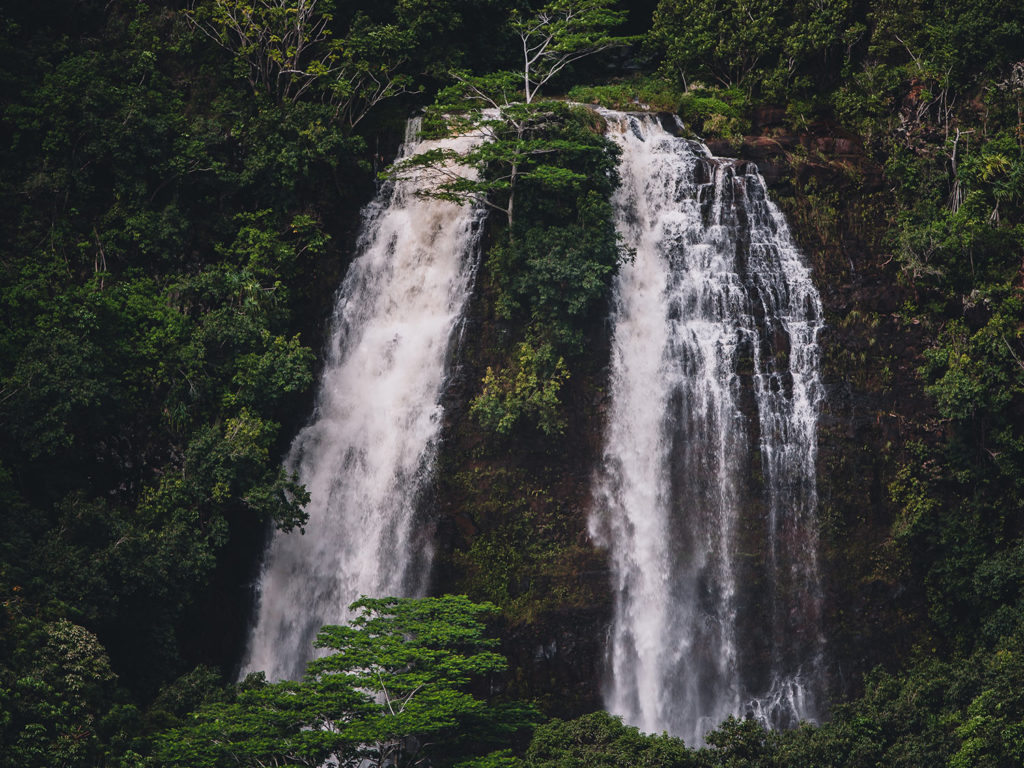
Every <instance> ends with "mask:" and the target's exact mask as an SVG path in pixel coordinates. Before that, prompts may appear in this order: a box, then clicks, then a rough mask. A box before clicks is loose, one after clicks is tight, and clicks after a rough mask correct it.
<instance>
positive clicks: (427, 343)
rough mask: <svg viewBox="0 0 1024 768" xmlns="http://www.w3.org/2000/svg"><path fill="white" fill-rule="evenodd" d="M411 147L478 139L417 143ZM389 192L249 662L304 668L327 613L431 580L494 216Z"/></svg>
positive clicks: (303, 453)
mask: <svg viewBox="0 0 1024 768" xmlns="http://www.w3.org/2000/svg"><path fill="white" fill-rule="evenodd" d="M417 131H418V124H417V122H416V121H413V122H411V123H410V127H409V133H408V137H407V141H406V145H405V146H406V151H407V152H408V153H409V154H415V153H417V152H423V151H426V150H428V149H430V148H432V147H435V146H439V145H441V144H443V145H444V146H447V147H450V148H452V149H455V150H463V149H466V148H468V147H469V146H470V145H471V143H472V142H474V141H476V139H474V138H470V137H462V138H457V139H449V140H445V141H444V142H420V143H418V144H417V143H415V135H416V132H417ZM416 186H417V182H416V181H402V182H398V183H396V184H395V185H393V186H388V187H387V188H385V189H383V190H382V191H381V193H380V194H379V195H378V197H377V199H376V200H375V201H374V202H373V203H371V204H370V206H369V207H368V208H367V210H366V212H365V213H364V220H363V228H362V234H361V238H360V242H359V245H358V253H359V255H358V257H357V258H356V260H355V261H354V262H353V264H352V266H351V268H350V269H349V271H348V274H347V275H346V277H345V280H344V282H343V283H342V286H341V288H340V290H339V292H338V297H337V303H336V306H335V310H334V317H333V319H332V326H331V327H332V335H331V339H330V347H329V349H328V352H327V355H328V356H327V360H326V364H325V367H324V371H323V375H322V378H321V381H320V384H319V392H318V395H317V403H316V410H315V412H314V415H313V418H312V420H311V422H310V424H309V425H308V426H307V427H306V428H305V429H303V430H302V432H301V433H300V434H299V435H298V437H297V438H296V440H295V442H294V444H293V445H292V449H291V452H290V454H289V457H288V460H287V466H288V467H289V468H290V469H291V470H293V471H295V472H297V473H298V475H299V479H300V480H301V482H302V483H303V484H304V485H305V486H306V489H307V490H308V491H309V493H310V504H309V506H308V508H307V511H308V512H309V522H308V523H307V525H306V527H305V534H304V535H299V534H298V533H291V534H282V533H277V534H275V536H274V538H273V541H272V542H271V545H270V548H269V550H268V552H267V555H266V559H265V563H264V568H263V573H262V575H261V579H260V585H259V596H258V600H259V604H258V613H257V620H256V625H255V627H254V629H253V631H252V634H251V637H250V641H249V648H248V653H247V656H246V659H245V662H244V664H243V672H247V671H259V670H263V671H266V673H267V676H268V677H269V678H270V679H282V678H291V679H296V678H298V677H300V676H301V675H302V672H303V670H304V668H305V664H306V662H308V661H309V659H310V657H311V656H312V654H313V647H312V644H313V640H314V638H315V636H316V633H317V631H318V630H319V629H320V627H321V625H323V624H330V623H339V622H341V621H343V620H344V619H345V618H346V608H347V606H348V605H349V604H350V603H351V602H352V601H354V600H355V599H357V598H358V597H360V596H361V595H369V596H373V597H380V596H385V595H392V596H415V595H418V594H422V592H423V590H424V588H425V586H426V585H425V581H426V576H427V570H428V567H429V561H430V548H431V542H430V536H429V534H428V532H427V531H425V530H423V528H422V526H419V525H417V524H416V523H417V520H416V509H417V506H418V504H417V501H418V497H419V496H420V494H421V492H422V489H423V487H424V481H425V480H427V479H428V476H429V473H430V471H431V470H432V467H433V459H434V456H435V453H436V451H435V447H436V443H437V439H438V433H439V430H440V426H441V405H440V401H441V395H442V386H443V384H444V381H445V378H446V369H447V362H448V357H449V347H450V344H451V341H452V338H453V333H454V331H455V329H456V328H457V326H458V324H459V320H460V318H461V317H462V313H463V310H464V308H465V304H466V299H467V297H468V294H469V290H470V287H471V283H472V276H473V270H474V264H475V260H474V257H475V251H476V245H477V240H478V237H479V231H480V226H479V225H480V219H481V213H480V211H478V210H474V209H473V208H471V207H470V206H458V205H454V204H452V203H448V202H442V201H439V200H434V199H430V198H424V197H419V196H417V195H416V194H415V191H416Z"/></svg>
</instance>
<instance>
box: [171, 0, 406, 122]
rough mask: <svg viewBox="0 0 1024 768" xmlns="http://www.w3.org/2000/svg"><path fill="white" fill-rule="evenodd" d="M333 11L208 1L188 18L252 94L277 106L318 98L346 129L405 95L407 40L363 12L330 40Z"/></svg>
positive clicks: (259, 1)
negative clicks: (227, 55) (240, 71)
mask: <svg viewBox="0 0 1024 768" xmlns="http://www.w3.org/2000/svg"><path fill="white" fill-rule="evenodd" d="M333 11H334V4H333V2H332V1H331V0H210V2H208V3H206V4H202V5H194V6H193V7H192V8H191V9H190V10H189V11H188V12H187V15H188V18H189V19H190V20H191V21H192V23H193V24H195V25H196V27H197V28H198V29H200V30H202V31H203V32H204V33H205V34H206V35H207V37H209V38H210V39H211V40H213V41H214V42H215V43H217V44H218V45H220V46H221V47H223V48H225V49H226V50H228V51H230V52H231V53H232V54H234V55H235V56H236V57H237V58H238V59H239V60H240V61H241V62H243V63H244V66H245V67H246V69H247V71H248V80H249V84H250V86H252V88H253V90H254V91H263V92H265V93H266V94H267V95H269V96H270V97H271V98H273V99H274V100H276V101H278V102H296V101H298V100H299V99H301V98H302V97H303V96H305V95H307V94H310V95H311V94H312V93H315V92H319V95H320V96H321V97H323V98H325V99H327V100H329V101H330V103H332V104H333V105H334V112H335V116H336V117H337V118H339V119H340V120H341V122H342V124H343V125H345V126H347V127H348V128H350V129H351V128H354V127H355V126H356V124H357V123H359V122H360V121H361V120H362V119H363V118H364V117H365V116H366V114H367V113H368V112H369V111H370V110H371V109H372V108H373V107H374V106H376V105H377V104H378V103H380V102H381V101H384V100H385V99H389V98H392V97H394V96H397V95H399V94H401V93H405V92H406V88H407V86H408V85H409V83H410V82H411V80H410V78H409V76H408V75H406V74H403V73H402V72H401V68H402V66H403V65H404V64H406V63H407V62H408V52H409V49H410V47H411V46H412V44H413V39H412V36H411V34H410V30H409V29H408V28H407V27H404V26H400V25H397V24H374V23H373V22H371V21H370V19H369V18H368V17H367V16H366V15H365V14H363V13H356V14H355V15H354V17H353V18H352V20H351V22H350V24H349V26H348V28H347V30H346V33H345V36H344V37H343V38H341V39H336V38H335V37H334V34H333V30H332V22H333V21H334V13H333Z"/></svg>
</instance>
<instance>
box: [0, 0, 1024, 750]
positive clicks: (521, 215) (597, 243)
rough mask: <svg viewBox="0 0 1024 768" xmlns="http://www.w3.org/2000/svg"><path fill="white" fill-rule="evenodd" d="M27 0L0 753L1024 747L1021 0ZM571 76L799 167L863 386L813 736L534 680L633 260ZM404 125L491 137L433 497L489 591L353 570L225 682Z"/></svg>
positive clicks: (455, 566) (19, 24)
mask: <svg viewBox="0 0 1024 768" xmlns="http://www.w3.org/2000/svg"><path fill="white" fill-rule="evenodd" d="M7 6H9V7H5V8H4V9H3V10H0V99H2V104H3V110H2V116H0V153H2V158H0V198H2V199H0V210H2V211H3V215H2V216H0V243H2V245H0V316H2V319H3V323H2V326H0V328H2V330H0V424H2V425H3V432H4V434H3V439H2V440H0V516H2V519H0V593H2V600H3V603H2V610H0V766H4V767H5V768H6V767H7V766H10V767H11V768H30V767H32V766H39V767H42V766H56V765H60V766H67V767H69V768H71V767H77V766H83V767H84V766H123V767H125V768H127V767H128V766H132V767H134V766H146V765H152V766H162V765H168V766H172V765H174V766H177V765H180V766H195V767H196V768H198V766H221V765H224V766H230V765H248V766H262V765H282V766H283V765H322V764H325V763H324V760H325V759H327V758H328V757H330V758H331V759H333V760H335V761H336V762H338V763H339V764H340V765H352V766H355V765H371V764H372V765H385V764H387V765H413V764H421V765H437V766H441V765H463V766H470V765H475V766H495V767H496V766H503V767H505V768H511V767H512V766H532V767H535V768H540V767H541V766H545V767H546V766H559V767H560V768H564V767H567V766H581V767H582V766H588V767H592V766H603V765H608V766H612V765H615V766H624V765H636V766H652V767H653V766H666V767H668V766H723V767H725V766H729V767H730V768H739V767H740V766H837V767H838V766H844V767H850V768H853V767H854V766H856V767H858V768H859V767H861V766H864V767H867V766H882V765H884V766H907V767H908V768H909V766H922V765H949V766H951V767H952V768H966V766H991V767H993V768H995V767H997V766H998V767H1002V766H1007V767H1009V766H1019V765H1021V764H1024V6H1022V5H1021V4H1020V3H1019V2H1014V1H1013V0H988V2H978V1H977V0H961V1H960V2H956V3H953V2H936V1H933V0H830V1H826V2H805V1H804V0H797V2H782V0H714V1H712V0H660V2H654V1H653V0H652V1H651V2H646V3H631V4H627V3H615V2H613V1H612V0H552V2H549V3H547V4H545V3H543V2H540V1H539V0H538V1H537V2H510V1H508V0H396V1H394V2H391V1H388V2H359V1H358V0H356V1H353V2H346V1H345V0H337V2H334V3H331V2H328V1H327V0H319V2H316V1H315V0H253V2H244V1H243V0H197V1H196V2H194V3H189V2H171V3H159V2H149V0H136V1H135V2H128V1H127V0H105V1H104V2H100V1H99V0H37V1H36V2H32V3H9V4H7ZM537 51H540V52H541V53H540V54H539V55H537V56H533V53H532V52H537ZM524 52H525V57H524ZM531 57H532V58H531ZM581 104H583V105H595V104H597V105H603V106H605V107H609V108H618V109H625V110H631V109H632V110H637V109H652V110H656V111H662V112H667V113H673V114H675V115H678V116H679V117H680V118H681V120H682V122H683V123H684V124H685V125H686V126H687V128H688V130H690V131H692V133H693V134H694V135H695V136H699V137H701V138H703V139H705V140H708V141H709V142H711V143H712V146H713V148H714V149H715V151H716V152H720V153H730V152H731V153H733V154H740V155H742V156H749V157H751V158H753V159H755V160H763V159H764V158H765V157H766V155H765V154H764V152H761V150H763V149H764V147H766V146H768V145H771V147H772V149H771V152H774V154H773V155H772V157H774V158H776V159H779V158H781V160H779V162H778V163H777V165H776V168H777V169H781V170H777V173H776V178H775V180H773V182H772V183H773V185H774V187H773V188H774V189H777V194H778V200H779V204H780V206H781V207H782V209H783V210H784V211H785V213H786V214H787V216H788V217H789V219H790V221H791V226H792V227H793V229H794V232H795V234H796V237H797V239H798V241H799V242H800V244H801V247H802V248H803V249H804V250H805V251H806V252H807V253H808V254H809V258H810V261H811V263H812V265H813V268H814V273H815V274H814V279H815V282H816V283H817V285H818V287H819V290H820V291H821V292H822V294H823V295H824V296H825V297H826V305H827V310H828V314H827V321H828V324H829V326H830V327H831V328H832V329H833V333H832V335H831V336H830V337H829V340H828V347H827V350H826V355H825V358H826V359H825V362H824V365H825V368H826V370H827V371H830V372H831V373H830V374H829V375H828V377H827V378H828V380H829V381H831V382H833V383H834V385H833V386H831V387H830V389H829V392H828V397H830V398H832V397H834V398H835V402H841V403H843V404H844V405H843V406H842V407H843V408H848V410H849V412H850V413H854V412H856V413H857V414H858V415H857V416H856V418H854V417H853V416H851V417H850V420H849V422H848V424H849V427H848V426H847V422H843V421H842V419H839V418H837V419H835V420H834V421H833V422H832V423H830V424H826V425H825V427H823V431H822V438H821V440H822V442H823V443H825V444H827V445H830V446H832V448H831V450H823V453H822V456H823V458H822V460H821V464H820V465H819V469H818V472H819V475H820V476H822V477H823V478H827V477H832V478H833V480H832V481H831V484H830V485H827V487H828V488H829V491H828V492H827V493H825V494H823V503H822V512H821V530H822V541H823V548H824V549H825V560H826V561H827V563H828V564H829V565H830V567H831V569H832V575H831V576H830V583H831V586H830V590H831V594H832V597H833V601H832V602H833V607H832V608H831V610H830V613H829V616H830V619H829V626H828V631H829V636H830V640H829V642H830V647H831V649H832V652H833V653H834V654H836V658H838V659H840V660H841V661H840V662H837V665H838V667H840V668H841V669H840V672H839V673H838V674H837V676H838V677H842V680H841V682H840V683H838V684H837V685H836V686H834V687H835V689H836V693H835V696H834V701H833V702H832V706H831V708H830V711H829V714H828V718H827V719H826V720H825V722H823V723H821V724H817V725H810V724H805V725H802V726H800V727H798V728H796V729H793V730H787V731H782V732H773V731H767V730H765V729H764V728H763V727H762V726H761V725H759V724H758V723H757V722H756V721H754V720H749V719H748V720H738V719H730V720H729V721H726V722H725V723H723V724H722V725H721V726H720V727H719V728H718V729H717V730H715V731H713V732H712V733H710V734H709V735H708V737H707V745H706V746H705V747H703V748H701V749H694V748H693V745H686V744H683V743H682V742H681V741H680V740H678V739H674V738H672V737H670V736H668V735H648V734H642V733H640V732H639V731H637V730H636V729H635V728H630V727H629V726H627V725H624V724H623V723H622V722H621V721H620V720H618V719H617V718H615V717H612V716H610V715H608V714H606V713H604V712H602V711H600V710H599V703H595V701H594V697H593V696H591V697H590V698H587V697H586V696H576V694H570V693H567V692H566V691H567V689H563V687H562V686H563V683H564V681H563V680H560V679H558V678H557V676H556V675H555V674H554V673H552V674H551V675H550V676H549V677H548V678H544V679H538V676H537V675H532V676H531V674H530V672H529V669H530V665H531V664H532V663H533V662H532V661H531V659H533V652H532V650H531V648H532V646H530V647H527V646H528V643H527V642H526V641H525V640H523V638H525V637H530V638H533V637H535V636H541V637H543V635H544V631H545V629H544V627H545V625H544V621H546V620H547V619H544V618H543V617H546V616H551V615H554V614H557V613H558V611H560V610H565V609H566V608H567V607H571V608H572V609H573V610H576V609H581V610H582V609H585V608H586V605H585V604H586V603H587V601H588V600H589V598H587V597H586V595H587V594H589V593H586V592H585V589H589V588H590V587H588V586H587V584H589V582H588V581H587V579H586V574H587V573H589V572H591V571H592V570H593V568H598V570H599V569H600V565H599V562H598V561H599V559H600V558H599V555H598V554H596V553H595V552H594V551H593V548H592V547H590V546H589V545H588V544H586V542H585V535H584V534H583V533H580V531H585V523H580V522H578V521H577V522H575V523H571V522H566V521H567V520H569V519H570V516H571V514H572V512H571V509H570V505H568V503H567V502H566V499H567V498H568V495H567V494H571V493H573V492H574V491H572V487H571V486H572V484H573V483H574V482H577V481H576V480H573V479H572V478H579V477H583V478H584V481H585V478H586V475H587V473H588V472H589V466H588V464H587V462H588V460H589V459H590V458H591V457H592V450H593V449H592V446H591V447H590V448H588V447H587V446H588V445H590V444H591V442H592V437H590V436H588V435H589V434H590V432H592V431H593V429H594V424H595V423H596V422H595V421H593V420H588V419H590V416H588V414H594V413H597V412H598V411H599V404H600V403H601V398H602V392H603V388H604V386H605V383H604V380H603V379H602V376H603V375H604V374H603V373H602V371H604V369H605V367H606V365H607V341H606V338H605V337H606V335H607V331H606V329H605V327H604V322H605V317H606V315H607V310H608V303H609V296H610V291H611V286H612V279H613V277H614V275H615V273H616V271H617V269H618V268H619V267H620V265H621V264H623V263H626V262H628V261H629V259H630V258H631V253H630V252H629V249H628V248H625V247H624V246H623V244H622V242H621V241H620V239H619V237H618V236H617V235H616V231H615V227H614V224H613V221H612V212H611V202H610V201H611V195H612V194H613V192H614V190H615V187H616V184H617V182H618V177H617V174H616V170H615V169H616V162H617V158H618V150H617V148H616V147H615V146H614V144H613V143H612V142H610V141H609V140H608V139H607V138H605V137H604V135H603V134H602V123H601V119H600V118H599V117H598V116H596V115H595V112H594V111H592V110H591V109H589V108H587V107H586V106H580V105H581ZM424 110H425V115H426V116H425V119H424V124H423V125H424V130H425V132H426V133H427V134H428V135H438V136H439V135H443V134H448V133H451V132H457V131H460V130H467V129H469V128H472V129H474V130H483V131H485V132H487V133H488V135H489V136H490V138H491V139H492V140H491V141H489V142H487V143H483V144H480V145H478V146H477V148H476V149H474V150H473V151H472V152H471V154H470V156H469V157H463V158H462V160H463V161H464V162H467V163H468V164H469V165H470V166H472V167H473V168H475V169H476V170H477V171H478V172H479V173H478V175H476V176H469V175H463V176H461V177H455V178H449V179H448V180H447V181H446V182H445V183H443V184H440V185H438V186H437V187H436V188H435V190H434V192H433V194H435V195H437V196H439V197H442V198H443V199H450V200H456V201H460V202H475V203H477V204H480V205H484V206H487V207H488V208H489V209H490V210H491V215H490V217H489V219H488V224H487V234H486V237H485V240H484V254H483V258H482V262H481V267H480V274H479V277H478V286H477V293H478V298H477V300H476V304H475V305H474V306H475V309H473V312H474V314H475V322H476V324H477V326H476V327H477V329H478V330H479V333H478V334H477V336H476V338H475V340H474V342H473V344H471V345H470V346H469V347H468V349H467V352H466V354H467V356H468V358H467V359H468V362H467V366H468V368H469V370H471V371H474V372H476V373H477V374H478V375H476V376H474V377H472V378H471V380H468V381H465V382H463V383H462V384H461V387H460V388H457V389H456V392H455V395H454V397H456V398H461V399H462V403H461V412H462V413H463V416H464V418H461V419H457V420H455V421H453V422H452V424H450V425H449V427H450V432H451V434H450V435H449V436H448V437H447V438H446V448H445V450H444V451H443V452H442V454H441V456H440V459H439V462H438V467H437V470H436V471H437V473H438V479H437V481H436V484H435V485H436V493H437V494H438V496H439V497H442V498H444V499H448V500H449V501H447V502H444V503H447V504H449V505H458V504H462V505H465V506H474V508H476V509H477V510H478V511H479V514H478V518H479V520H480V521H482V522H480V525H479V526H478V530H476V531H475V532H474V535H473V539H472V542H471V543H470V544H469V545H467V546H462V545H461V544H459V545H451V546H448V548H447V549H446V550H445V551H443V552H442V553H441V554H439V561H438V562H439V565H438V569H439V576H438V577H437V579H436V583H437V584H438V585H440V586H441V587H443V591H445V592H464V593H466V594H468V596H469V597H468V598H465V597H451V596H445V597H434V598H424V599H421V600H411V599H410V600H397V599H386V598H381V599H366V600H362V601H360V602H359V603H357V604H356V606H355V607H356V609H357V611H358V612H359V613H358V616H359V618H357V619H356V620H355V621H354V622H353V623H352V624H351V625H350V626H346V627H325V628H324V630H323V632H322V634H321V635H320V637H319V640H318V644H319V646H320V647H321V648H323V649H326V650H327V651H328V653H327V655H323V656H322V657H320V658H318V659H316V660H315V661H314V662H312V663H311V664H310V666H309V668H308V673H307V676H306V677H305V678H304V679H303V680H301V681H297V682H267V681H266V680H265V679H263V678H261V677H260V676H258V675H255V676H250V677H249V678H247V679H245V680H244V681H243V682H236V679H237V671H238V663H239V658H240V655H241V651H242V646H243V643H244V638H245V633H246V629H247V626H248V623H249V621H250V614H251V610H252V603H253V595H252V589H251V584H252V581H253V579H254V578H255V575H256V573H257V570H258V567H259V559H260V553H261V552H262V550H263V547H264V545H265V543H266V540H267V536H268V535H269V532H270V531H271V530H273V529H275V528H276V529H280V530H282V531H293V532H294V533H293V535H299V533H298V532H299V531H300V530H301V528H302V526H303V524H304V523H305V520H306V517H305V512H304V507H305V504H306V503H307V501H308V493H307V491H306V489H304V488H303V487H302V486H301V484H300V483H299V481H298V478H297V477H296V476H294V475H292V474H290V473H289V472H288V471H286V470H285V469H284V468H283V467H282V462H281V457H282V455H283V453H284V452H285V451H286V449H287V446H288V444H289V443H290V441H291V440H292V438H293V437H294V435H295V433H296V431H297V430H298V428H299V427H300V426H301V425H302V423H303V422H304V421H305V420H306V419H307V417H308V415H309V411H310V408H311V404H312V386H313V382H314V374H315V372H316V370H317V368H318V354H317V352H318V350H319V349H320V347H321V346H322V344H323V342H324V336H325V333H326V328H325V325H326V317H327V316H328V314H329V311H330V304H331V297H332V294H333V291H334V289H335V288H336V286H337V285H338V283H339V281H340V279H341V277H342V275H343V274H344V271H345V269H346V267H347V265H348V263H349V262H350V260H351V258H352V256H353V250H354V242H355V237H356V231H357V228H358V225H359V211H360V208H361V207H362V206H363V205H364V204H366V202H367V201H368V200H369V199H370V198H371V197H372V195H373V193H374V190H375V188H376V185H379V184H382V183H387V182H386V181H385V179H387V178H391V179H394V178H397V177H401V175H402V174H403V173H408V172H412V170H414V169H422V168H424V167H426V168H430V167H434V168H437V167H442V166H443V163H444V162H445V161H446V160H448V159H449V158H448V157H447V156H445V154H444V152H443V151H439V152H435V153H433V154H430V153H428V154H426V155H420V156H417V157H414V158H412V159H410V160H407V161H406V163H405V164H404V165H403V164H401V163H400V164H398V165H396V166H389V165H388V164H389V163H390V162H391V161H392V160H393V158H394V156H395V152H396V149H397V146H398V144H399V142H400V141H401V139H402V132H403V130H404V125H405V121H406V118H407V117H408V116H409V115H410V114H412V113H414V112H421V111H424ZM495 110H497V111H495ZM822 137H825V138H827V141H823V140H822ZM766 142H767V143H766ZM829 142H831V143H829ZM841 142H843V143H844V146H849V147H853V149H852V150H850V151H848V152H845V153H844V152H841V151H840V150H839V148H838V147H839V144H840V143H841ZM854 150H855V151H854ZM758 152H761V154H758ZM840 155H842V156H840ZM851 158H853V159H851ZM381 174H383V175H381ZM602 350H603V351H602ZM837 408H838V406H837ZM456 410H457V411H458V409H456ZM855 422H856V424H861V425H862V427H863V428H862V427H861V426H858V427H854V426H853V425H854V424H855ZM588 430H589V431H590V432H588ZM588 441H590V442H588ZM588 451H591V453H588ZM567 478H568V479H567ZM452 499H455V500H456V501H451V500H452ZM444 503H442V504H441V508H442V510H443V509H446V508H445V507H444ZM573 526H575V527H573ZM452 536H454V534H452ZM450 541H455V539H454V538H450ZM442 549H444V546H442ZM595 564H597V565H595ZM581 574H582V576H581ZM581 585H582V586H581ZM581 590H582V591H581ZM441 591H442V590H440V589H439V590H437V592H438V593H440V592H441ZM851 596H852V597H851ZM471 600H472V602H471ZM855 605H857V606H860V607H859V608H858V609H857V612H856V613H855V611H854V606H855ZM847 609H848V613H844V610H847ZM531 633H533V634H531ZM594 634H595V635H598V634H600V633H599V632H598V631H595V632H594ZM581 652H582V651H581ZM506 657H507V660H506ZM543 677H544V676H543V675H541V676H540V678H543ZM589 685H590V686H591V688H593V686H595V685H597V681H591V682H590V683H589ZM396 702H400V705H399V704H396ZM332 756H333V757H332ZM366 760H368V761H370V762H369V763H367V762H362V761H366ZM417 761H419V762H417Z"/></svg>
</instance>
